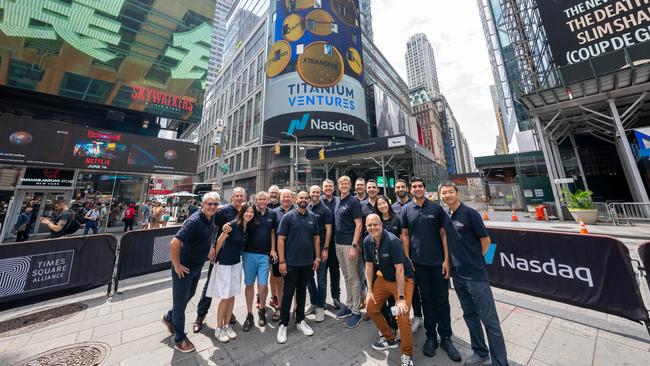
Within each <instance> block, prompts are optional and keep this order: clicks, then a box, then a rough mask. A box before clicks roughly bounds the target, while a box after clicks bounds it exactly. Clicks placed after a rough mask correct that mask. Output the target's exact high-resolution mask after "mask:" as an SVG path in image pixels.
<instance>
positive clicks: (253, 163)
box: [251, 147, 259, 168]
mask: <svg viewBox="0 0 650 366" xmlns="http://www.w3.org/2000/svg"><path fill="white" fill-rule="evenodd" d="M258 151H259V149H258V148H257V147H254V148H253V152H252V153H251V168H254V167H256V166H257V154H258Z"/></svg>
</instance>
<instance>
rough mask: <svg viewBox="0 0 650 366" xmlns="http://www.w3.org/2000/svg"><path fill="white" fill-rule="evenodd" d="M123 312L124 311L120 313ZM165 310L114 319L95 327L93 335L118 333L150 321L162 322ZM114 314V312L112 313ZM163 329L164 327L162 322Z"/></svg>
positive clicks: (100, 335)
mask: <svg viewBox="0 0 650 366" xmlns="http://www.w3.org/2000/svg"><path fill="white" fill-rule="evenodd" d="M118 314H120V315H121V314H122V312H120V313H118ZM163 314H164V312H155V311H154V312H149V313H146V314H142V315H139V316H136V317H132V318H128V319H126V318H125V319H120V320H117V321H114V322H112V323H108V324H103V325H100V326H97V327H95V332H94V333H93V337H103V336H105V335H108V334H111V333H118V332H122V331H125V330H128V329H133V328H136V327H139V326H142V325H146V324H149V323H153V322H155V321H158V323H160V319H161V317H162V316H163ZM111 315H113V314H111ZM160 327H161V329H163V325H162V323H160Z"/></svg>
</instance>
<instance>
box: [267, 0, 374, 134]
mask: <svg viewBox="0 0 650 366" xmlns="http://www.w3.org/2000/svg"><path fill="white" fill-rule="evenodd" d="M271 13H272V14H274V15H275V19H274V23H272V27H273V36H272V38H271V39H272V43H271V44H270V45H269V50H268V56H267V60H266V76H267V79H268V80H267V83H266V87H267V93H266V101H265V103H264V115H265V121H264V140H265V141H266V142H274V141H278V140H283V139H289V140H290V139H293V137H290V136H287V134H289V135H294V136H296V137H298V139H300V140H334V141H339V140H340V141H350V140H358V139H363V138H366V137H368V123H367V121H366V103H365V96H364V90H363V67H364V64H363V55H362V48H361V30H360V27H359V24H360V20H359V2H358V0H282V1H276V2H272V6H271Z"/></svg>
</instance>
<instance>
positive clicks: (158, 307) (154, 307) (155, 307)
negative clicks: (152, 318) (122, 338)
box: [122, 293, 189, 319]
mask: <svg viewBox="0 0 650 366" xmlns="http://www.w3.org/2000/svg"><path fill="white" fill-rule="evenodd" d="M170 295H171V293H170ZM171 307H172V302H171V299H170V296H167V297H166V298H164V299H162V300H158V301H154V300H152V301H151V302H150V303H148V304H147V305H146V306H134V307H130V308H122V314H123V316H124V319H129V318H133V317H136V316H138V315H142V314H147V313H150V312H154V311H159V312H160V313H165V312H166V311H167V310H169V309H170V308H171ZM188 308H189V306H188Z"/></svg>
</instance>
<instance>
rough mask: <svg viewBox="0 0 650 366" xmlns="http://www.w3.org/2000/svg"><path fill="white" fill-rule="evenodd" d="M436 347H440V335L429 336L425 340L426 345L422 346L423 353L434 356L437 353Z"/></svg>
mask: <svg viewBox="0 0 650 366" xmlns="http://www.w3.org/2000/svg"><path fill="white" fill-rule="evenodd" d="M436 348H438V337H436V336H433V337H429V338H427V340H426V341H425V342H424V347H422V354H424V355H425V356H427V357H433V356H435V355H436Z"/></svg>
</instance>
